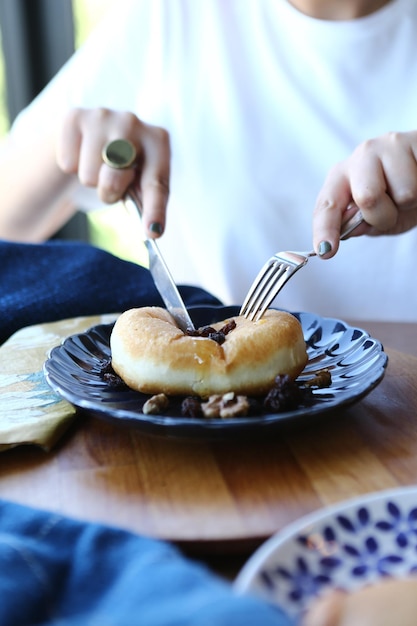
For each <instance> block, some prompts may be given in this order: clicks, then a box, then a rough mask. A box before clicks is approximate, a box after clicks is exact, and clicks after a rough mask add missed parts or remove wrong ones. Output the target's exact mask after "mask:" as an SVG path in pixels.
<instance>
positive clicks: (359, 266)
mask: <svg viewBox="0 0 417 626" xmlns="http://www.w3.org/2000/svg"><path fill="white" fill-rule="evenodd" d="M70 106H84V107H95V106H106V107H110V108H115V109H123V110H132V111H134V112H135V113H136V114H137V115H138V116H139V117H140V118H141V119H143V120H144V121H146V122H149V123H152V124H157V125H160V126H163V127H165V128H167V129H168V130H169V132H170V134H171V147H172V173H171V195H170V200H169V207H168V222H167V229H166V232H165V234H164V236H163V237H162V239H161V240H160V247H161V249H162V251H163V253H164V256H165V258H166V260H167V262H168V264H169V266H170V268H171V271H172V273H173V275H174V277H175V279H176V281H177V282H178V283H180V284H184V283H187V284H195V285H200V286H203V287H204V288H206V289H208V290H209V291H211V292H212V293H214V294H215V295H217V296H218V297H219V298H220V299H222V300H223V301H224V302H225V303H233V304H238V303H241V302H242V300H243V298H244V296H245V294H246V291H247V289H248V287H249V285H250V284H251V282H252V280H253V278H254V277H255V275H256V274H257V272H258V270H259V269H260V267H261V266H262V265H263V264H264V262H265V261H266V260H267V259H268V257H269V256H271V255H272V254H273V253H275V252H277V251H279V250H306V249H310V248H311V246H312V233H311V224H312V211H313V207H314V204H315V200H316V197H317V194H318V192H319V190H320V188H321V185H322V183H323V181H324V178H325V176H326V174H327V172H328V170H329V168H330V167H331V166H332V165H333V164H334V163H336V162H337V161H339V160H341V159H343V158H345V157H347V156H348V155H349V154H350V153H351V152H352V150H353V149H354V148H355V147H356V146H357V145H358V144H359V143H360V142H361V141H362V140H364V139H367V138H370V137H373V136H377V135H381V134H383V133H385V132H387V131H391V130H396V131H405V130H411V129H416V128H417V2H416V0H392V1H391V2H389V3H388V5H386V6H385V7H384V8H382V9H380V10H379V11H377V12H375V13H373V14H372V15H369V16H367V17H364V18H360V19H356V20H350V21H335V22H332V21H324V20H318V19H312V18H310V17H308V16H306V15H304V14H302V13H300V12H299V11H297V10H296V9H295V8H294V7H293V6H292V5H290V4H289V3H288V2H287V0H152V1H150V0H127V1H125V2H118V3H117V7H115V12H114V13H111V14H110V16H109V19H108V20H107V21H105V22H104V23H103V24H102V26H101V27H99V28H98V29H97V31H96V32H95V33H94V34H93V35H92V36H91V38H90V40H89V41H88V42H87V43H86V45H85V46H84V47H83V48H81V49H80V50H79V52H78V53H76V54H75V55H74V57H73V59H71V60H70V62H69V63H68V64H67V65H66V66H65V67H64V68H63V69H62V70H61V71H60V73H59V74H58V75H57V77H56V78H55V79H54V80H53V81H52V83H51V84H50V85H49V86H48V87H47V88H46V89H45V90H44V92H43V93H42V94H41V95H40V96H39V97H38V98H37V99H36V100H35V101H34V102H33V103H32V105H31V106H30V107H28V109H27V110H26V111H25V112H24V113H22V114H21V116H20V118H18V120H17V122H16V126H15V130H16V132H19V128H20V130H21V131H24V132H36V128H41V126H42V124H48V123H50V119H51V116H54V114H55V113H56V112H58V111H60V110H62V109H63V108H67V107H70ZM80 197H81V196H80ZM82 197H83V200H82V201H83V204H84V205H85V206H88V203H89V199H88V198H89V197H90V201H91V198H92V194H91V190H90V192H87V191H86V190H85V191H84V192H83V196H82ZM93 204H97V199H96V197H95V196H94V202H93ZM416 262H417V229H414V230H413V231H411V232H409V233H406V234H404V235H401V236H398V237H378V238H370V237H359V238H356V239H351V240H349V241H346V242H342V244H341V247H340V251H339V253H338V254H337V255H336V257H335V258H334V259H332V260H328V261H322V260H320V259H316V258H313V259H311V260H310V261H309V263H308V264H307V266H306V267H305V268H304V269H303V270H301V271H299V272H298V273H297V274H296V275H295V276H294V278H292V279H291V281H290V283H288V285H287V286H286V287H285V288H284V290H283V291H282V292H281V294H280V295H279V297H278V298H277V300H276V301H275V305H276V306H281V307H282V308H286V309H289V310H292V311H300V310H306V311H312V312H315V313H318V314H320V315H324V316H332V317H340V318H342V319H348V318H356V319H362V320H366V319H374V320H378V319H379V320H405V321H407V320H408V321H417V289H416V287H415V276H414V274H415V269H414V268H415V264H416Z"/></svg>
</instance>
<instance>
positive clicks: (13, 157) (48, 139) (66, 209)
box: [0, 131, 77, 242]
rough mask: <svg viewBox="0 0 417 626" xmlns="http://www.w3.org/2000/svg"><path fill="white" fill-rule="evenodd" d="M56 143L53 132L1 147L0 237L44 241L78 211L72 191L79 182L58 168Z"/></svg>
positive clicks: (11, 140)
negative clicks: (73, 201) (71, 199)
mask: <svg viewBox="0 0 417 626" xmlns="http://www.w3.org/2000/svg"><path fill="white" fill-rule="evenodd" d="M54 141H55V138H54V136H53V133H52V131H51V132H50V133H48V134H45V135H44V136H43V137H42V138H36V139H33V138H30V139H28V140H27V141H26V142H25V143H24V144H23V142H22V141H21V138H19V139H17V138H14V137H13V135H10V136H8V137H6V138H5V140H4V141H3V142H2V143H1V144H0V171H1V176H0V238H2V239H8V240H12V241H27V242H39V241H44V240H45V239H48V238H49V237H50V236H51V235H53V234H54V233H55V232H56V231H57V230H58V229H59V228H60V227H61V226H63V225H64V224H65V223H66V222H67V221H68V219H69V218H70V217H71V215H72V214H73V213H74V212H75V208H74V206H73V205H72V203H71V201H70V194H69V191H70V188H71V186H72V185H73V184H76V183H77V181H76V178H75V177H72V176H69V175H67V174H64V173H63V172H61V171H60V169H59V168H58V166H57V165H56V160H55V145H54Z"/></svg>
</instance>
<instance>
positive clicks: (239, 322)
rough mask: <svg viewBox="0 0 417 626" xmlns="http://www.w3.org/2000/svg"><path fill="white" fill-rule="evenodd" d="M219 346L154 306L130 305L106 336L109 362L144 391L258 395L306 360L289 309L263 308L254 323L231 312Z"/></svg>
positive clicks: (296, 323)
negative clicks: (232, 323) (232, 325)
mask: <svg viewBox="0 0 417 626" xmlns="http://www.w3.org/2000/svg"><path fill="white" fill-rule="evenodd" d="M231 319H233V320H234V321H235V322H236V327H235V328H234V329H233V330H232V331H231V332H229V333H228V334H226V337H225V341H224V343H223V344H221V345H220V344H219V343H217V342H216V341H214V340H213V339H209V338H208V337H194V336H189V335H187V334H185V333H184V332H183V331H182V330H180V329H179V328H178V327H177V325H176V323H175V321H174V319H173V318H172V317H171V315H170V314H169V313H168V312H167V311H166V310H165V309H162V308H159V307H143V308H139V309H130V310H129V311H126V312H125V313H122V315H120V317H119V318H118V319H117V321H116V324H115V326H114V328H113V331H112V333H111V337H110V348H111V355H112V366H113V369H114V371H115V372H116V373H117V374H118V375H119V376H120V377H121V378H122V379H123V380H124V382H125V383H126V384H127V385H128V386H129V387H131V388H132V389H135V390H137V391H141V392H143V393H147V394H157V393H165V394H167V395H198V396H200V397H202V398H204V397H208V396H210V395H213V394H224V393H227V392H229V391H234V392H235V393H239V394H245V395H258V394H263V393H266V392H267V391H269V389H270V388H271V386H272V385H273V383H274V379H275V377H276V376H277V375H278V374H288V375H289V376H290V377H291V378H296V377H297V376H298V374H299V373H300V372H301V371H302V370H303V369H304V366H305V364H306V362H307V352H306V345H305V341H304V336H303V332H302V328H301V324H300V322H299V321H298V320H297V319H296V318H295V317H294V316H293V315H291V314H290V313H286V312H282V311H276V310H273V309H270V310H268V311H267V312H266V313H265V314H264V316H263V317H262V318H261V319H260V320H259V321H257V322H251V321H249V320H247V319H246V318H245V317H241V316H237V317H233V318H230V319H229V320H224V321H222V322H218V323H216V324H212V327H213V328H215V329H216V330H219V329H221V328H223V327H224V325H225V324H226V323H227V322H229V321H230V320H231Z"/></svg>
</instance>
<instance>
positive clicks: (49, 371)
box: [44, 307, 387, 438]
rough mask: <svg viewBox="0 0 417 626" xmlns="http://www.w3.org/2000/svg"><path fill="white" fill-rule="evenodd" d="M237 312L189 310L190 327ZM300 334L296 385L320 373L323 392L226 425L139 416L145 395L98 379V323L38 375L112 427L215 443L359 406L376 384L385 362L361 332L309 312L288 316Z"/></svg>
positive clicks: (105, 336)
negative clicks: (303, 349) (326, 376)
mask: <svg viewBox="0 0 417 626" xmlns="http://www.w3.org/2000/svg"><path fill="white" fill-rule="evenodd" d="M238 312H239V307H191V308H190V315H191V317H192V319H193V321H194V323H195V325H196V327H199V326H204V325H207V324H212V323H214V322H216V321H222V320H224V319H226V318H228V317H231V316H233V315H237V314H238ZM294 315H295V317H297V318H298V319H299V320H300V322H301V326H302V328H303V332H304V337H305V340H306V344H307V352H308V363H307V365H306V367H305V370H304V372H303V373H302V374H301V376H300V380H303V379H307V378H312V377H313V376H314V374H315V372H318V371H320V370H322V369H324V368H327V369H329V370H330V372H331V377H332V383H331V385H330V387H327V388H324V389H318V390H315V391H314V395H313V400H312V402H311V403H309V404H308V405H303V406H299V407H298V408H297V409H294V410H292V411H285V412H282V413H272V414H271V413H268V412H267V411H264V412H263V413H262V414H261V415H249V416H247V417H238V418H232V419H220V418H218V419H207V418H201V417H197V418H191V417H183V416H181V413H180V411H179V410H178V407H176V406H175V403H174V404H173V407H172V410H170V411H166V412H165V415H145V414H144V413H143V412H142V406H143V404H144V402H145V401H146V400H147V398H148V397H149V396H145V395H144V394H141V393H138V392H136V391H132V390H131V389H127V388H125V389H116V388H114V387H111V386H110V385H109V384H108V383H106V382H105V381H104V380H103V376H102V368H103V365H104V364H105V363H106V362H107V361H108V360H109V359H110V344H109V342H110V334H111V331H112V328H113V325H112V324H100V325H98V326H94V327H93V328H91V329H89V330H87V331H86V332H84V333H81V334H77V335H72V336H71V337H68V338H67V339H66V340H65V341H64V343H63V344H62V345H60V346H57V347H56V348H54V349H53V350H52V351H51V353H50V357H49V358H48V360H47V361H46V363H45V366H44V371H45V375H46V379H47V381H48V383H49V384H50V386H51V387H52V388H53V389H54V391H56V392H57V393H59V394H60V395H61V396H63V397H64V398H65V399H66V400H68V401H69V402H71V404H73V405H74V406H76V407H77V408H79V409H81V410H85V411H88V412H89V413H92V414H94V415H96V416H98V417H102V418H105V419H108V420H111V421H116V422H118V423H119V424H121V423H122V422H125V423H128V424H129V425H131V426H135V427H138V428H140V429H141V430H142V431H145V432H149V433H151V434H158V435H168V436H171V437H185V438H190V437H204V438H211V437H212V438H217V437H221V438H223V437H224V436H227V435H230V436H232V437H235V436H236V435H238V434H247V433H249V432H250V434H251V435H252V434H253V433H255V432H256V434H262V432H263V431H264V430H268V432H269V431H270V429H271V428H272V427H274V426H276V425H278V424H280V423H282V422H284V421H286V420H294V419H300V418H303V417H305V418H308V419H311V418H312V417H314V416H315V415H318V414H322V413H325V412H328V411H331V410H332V409H335V408H340V407H341V406H346V405H349V404H352V403H353V402H356V401H358V400H359V399H360V398H363V397H364V396H365V395H366V394H367V393H369V392H370V391H371V390H372V389H374V387H376V385H377V384H378V383H379V382H380V381H381V379H382V378H383V376H384V373H385V368H386V365H387V355H386V354H385V352H384V351H383V348H382V346H381V343H380V342H379V341H377V340H376V339H373V338H372V337H370V336H369V334H368V333H367V332H366V331H364V330H361V329H360V328H353V327H351V326H349V325H348V324H346V323H344V322H342V321H340V320H336V319H331V318H322V317H319V316H318V315H314V314H313V313H294Z"/></svg>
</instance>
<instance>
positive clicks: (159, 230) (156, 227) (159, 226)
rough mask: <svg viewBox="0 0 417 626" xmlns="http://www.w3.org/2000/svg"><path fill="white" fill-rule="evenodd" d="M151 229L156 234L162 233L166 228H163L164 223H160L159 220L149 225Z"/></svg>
mask: <svg viewBox="0 0 417 626" xmlns="http://www.w3.org/2000/svg"><path fill="white" fill-rule="evenodd" d="M149 230H150V231H151V233H155V234H156V235H162V233H163V231H164V229H163V228H162V224H160V223H159V222H152V224H151V225H150V226H149Z"/></svg>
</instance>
